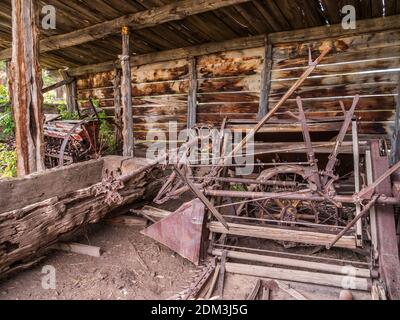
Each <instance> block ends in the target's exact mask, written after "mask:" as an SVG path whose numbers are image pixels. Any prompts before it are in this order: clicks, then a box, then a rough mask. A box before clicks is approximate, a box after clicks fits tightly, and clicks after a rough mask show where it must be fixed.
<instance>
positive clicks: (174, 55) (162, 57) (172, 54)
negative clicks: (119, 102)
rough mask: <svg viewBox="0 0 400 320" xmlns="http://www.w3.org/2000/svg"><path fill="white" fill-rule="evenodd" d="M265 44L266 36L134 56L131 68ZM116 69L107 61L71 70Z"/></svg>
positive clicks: (115, 64)
mask: <svg viewBox="0 0 400 320" xmlns="http://www.w3.org/2000/svg"><path fill="white" fill-rule="evenodd" d="M263 43H264V36H254V37H245V38H237V39H233V40H228V41H223V42H211V43H206V44H202V45H197V46H191V47H184V48H179V49H173V50H166V51H161V52H155V53H148V54H143V55H138V56H134V57H131V66H141V65H146V64H151V63H159V62H168V61H173V60H177V59H187V58H190V57H198V56H202V55H205V54H212V53H217V52H224V51H230V50H241V49H246V48H255V47H260V46H262V45H263ZM115 67H118V63H117V62H116V61H107V62H104V63H99V64H93V65H86V66H81V67H77V68H71V69H70V73H71V75H75V76H78V75H84V74H87V73H96V72H104V71H108V70H111V69H114V68H115Z"/></svg>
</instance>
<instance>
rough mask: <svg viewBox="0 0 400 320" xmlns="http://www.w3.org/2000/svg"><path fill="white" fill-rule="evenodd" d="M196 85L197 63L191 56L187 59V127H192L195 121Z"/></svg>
mask: <svg viewBox="0 0 400 320" xmlns="http://www.w3.org/2000/svg"><path fill="white" fill-rule="evenodd" d="M197 87H198V84H197V63H196V58H195V57H192V58H191V59H190V61H189V95H188V111H187V126H188V129H192V128H193V127H194V126H195V125H196V122H197Z"/></svg>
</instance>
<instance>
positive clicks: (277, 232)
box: [208, 222, 356, 249]
mask: <svg viewBox="0 0 400 320" xmlns="http://www.w3.org/2000/svg"><path fill="white" fill-rule="evenodd" d="M228 225H229V231H227V230H226V229H225V227H224V226H223V225H222V224H220V223H219V222H211V223H209V225H208V228H209V230H210V231H211V232H214V233H221V234H228V235H235V236H243V237H253V238H259V239H269V240H275V241H291V242H296V243H305V244H312V245H317V246H321V245H327V244H329V243H330V242H331V241H332V240H333V239H335V237H336V235H334V234H328V233H319V232H311V231H301V230H294V229H281V228H273V227H259V226H251V225H242V224H235V223H229V224H228ZM336 246H337V247H339V248H347V249H355V248H356V242H355V237H352V236H345V237H343V238H342V239H340V242H338V243H337V244H336Z"/></svg>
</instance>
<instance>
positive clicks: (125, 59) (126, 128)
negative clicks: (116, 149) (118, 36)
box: [120, 27, 134, 157]
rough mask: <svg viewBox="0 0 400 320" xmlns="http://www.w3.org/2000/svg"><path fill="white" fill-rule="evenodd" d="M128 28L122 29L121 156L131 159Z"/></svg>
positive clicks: (131, 125)
mask: <svg viewBox="0 0 400 320" xmlns="http://www.w3.org/2000/svg"><path fill="white" fill-rule="evenodd" d="M129 39H130V37H129V28H128V27H123V28H122V56H121V57H120V59H121V68H122V80H121V100H122V119H123V121H122V123H123V127H122V140H123V155H124V156H125V157H133V155H134V139H133V120H132V80H131V66H130V63H129V57H130V43H129Z"/></svg>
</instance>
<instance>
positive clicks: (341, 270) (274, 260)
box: [212, 250, 371, 278]
mask: <svg viewBox="0 0 400 320" xmlns="http://www.w3.org/2000/svg"><path fill="white" fill-rule="evenodd" d="M222 252H223V251H222V250H213V252H212V254H213V255H215V256H221V255H222ZM227 257H228V258H231V259H237V260H247V261H252V262H261V263H267V264H272V265H274V266H285V267H294V268H301V269H309V270H315V271H321V272H328V273H332V274H341V275H348V267H349V265H346V266H344V265H343V266H339V265H334V264H328V263H321V262H313V261H306V260H299V259H288V258H282V257H273V256H266V255H259V254H252V253H246V252H238V251H228V252H227ZM353 274H354V276H355V277H358V278H371V271H370V270H368V269H361V268H357V267H354V273H353Z"/></svg>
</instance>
